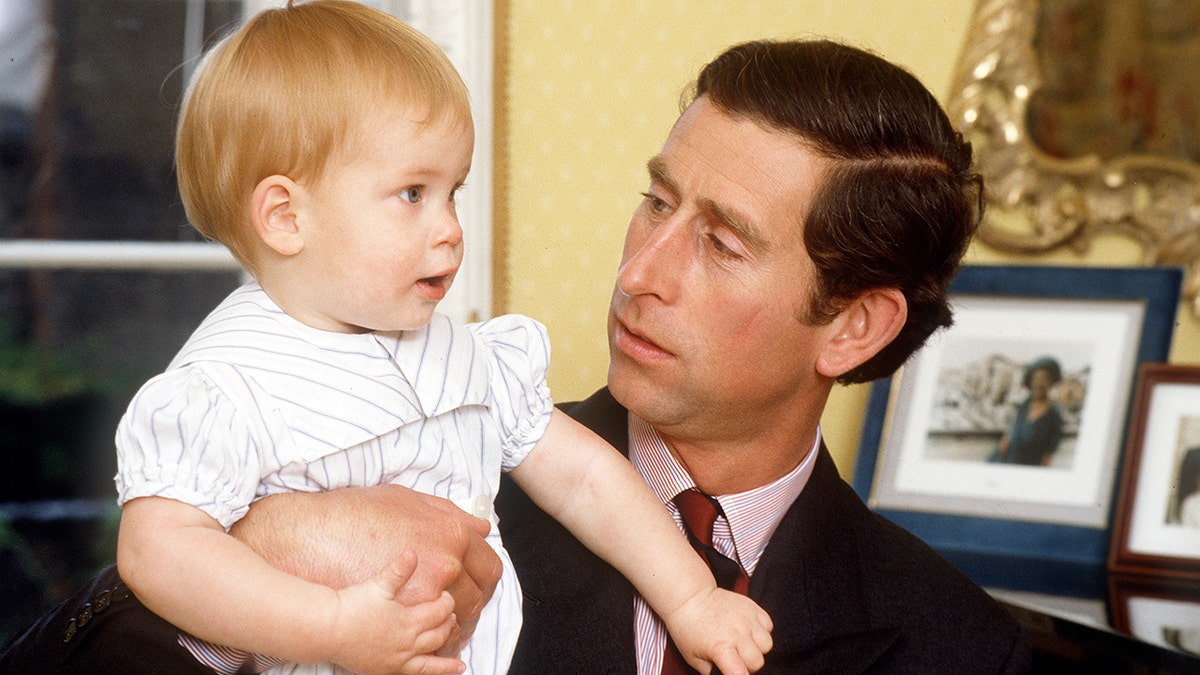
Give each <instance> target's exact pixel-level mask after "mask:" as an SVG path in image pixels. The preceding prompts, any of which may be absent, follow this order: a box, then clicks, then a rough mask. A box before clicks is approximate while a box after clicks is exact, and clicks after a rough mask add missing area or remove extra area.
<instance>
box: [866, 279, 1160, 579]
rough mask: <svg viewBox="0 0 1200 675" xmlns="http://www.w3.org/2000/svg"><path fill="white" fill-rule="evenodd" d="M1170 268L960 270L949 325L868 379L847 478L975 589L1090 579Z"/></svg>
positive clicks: (1102, 560)
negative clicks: (888, 372) (890, 369)
mask: <svg viewBox="0 0 1200 675" xmlns="http://www.w3.org/2000/svg"><path fill="white" fill-rule="evenodd" d="M1181 282H1182V271H1181V270H1178V269H1174V268H1154V267H1139V268H1094V267H1036V266H967V267H964V268H963V270H962V272H961V273H960V274H959V276H958V278H957V279H956V280H955V281H954V283H953V285H952V286H951V289H950V295H951V304H952V306H953V308H954V317H955V319H954V325H953V326H952V327H950V328H949V329H946V330H943V331H939V332H938V333H937V334H935V335H934V336H933V337H932V338H930V340H929V342H928V343H927V344H926V345H925V346H924V347H923V348H922V349H921V350H920V351H919V352H918V353H917V354H915V355H914V356H913V357H912V358H911V359H910V360H909V361H908V363H907V364H906V365H905V366H904V367H903V368H902V369H901V370H900V371H898V372H897V373H896V374H895V375H894V376H893V377H891V378H888V379H886V380H880V381H878V382H876V383H875V384H874V385H873V387H872V390H871V396H870V401H869V404H868V410H867V416H866V420H865V422H864V428H863V435H862V442H861V444H860V447H859V453H858V462H857V465H856V467H855V472H854V480H853V485H854V489H855V490H856V491H857V492H858V493H859V495H860V496H861V497H862V498H863V499H864V500H865V501H866V502H867V503H868V504H869V505H870V507H871V508H872V509H874V510H875V511H877V512H879V513H881V514H882V515H884V516H886V517H887V518H889V519H890V520H892V521H894V522H896V523H897V524H899V525H900V526H902V527H904V528H906V529H908V530H909V531H911V532H912V533H913V534H916V535H917V536H918V537H921V538H922V539H924V540H925V541H926V542H927V543H928V544H930V545H931V546H933V547H934V548H935V549H937V550H938V551H939V552H941V553H942V554H943V555H944V556H945V557H947V558H948V559H949V560H950V561H951V562H953V563H954V564H956V565H957V566H958V567H959V568H960V569H962V570H963V571H964V572H966V573H967V574H968V575H969V576H971V577H972V578H973V579H974V580H975V581H976V582H977V583H980V584H981V585H984V586H993V587H999V588H1010V589H1016V590H1028V591H1041V592H1054V593H1058V594H1073V595H1099V594H1102V593H1104V590H1105V583H1106V581H1105V568H1106V563H1107V558H1108V547H1109V541H1110V536H1111V531H1112V522H1113V505H1114V495H1115V489H1116V486H1117V485H1118V473H1119V471H1120V466H1121V462H1120V459H1121V453H1122V449H1123V448H1124V447H1125V438H1126V422H1127V418H1128V414H1129V407H1130V401H1131V397H1132V392H1133V385H1134V380H1135V375H1136V373H1137V370H1138V367H1139V365H1140V364H1142V363H1145V362H1162V361H1166V360H1167V357H1168V353H1169V350H1170V344H1171V335H1172V331H1173V329H1174V324H1175V314H1176V311H1177V308H1178V304H1179V296H1180V285H1181Z"/></svg>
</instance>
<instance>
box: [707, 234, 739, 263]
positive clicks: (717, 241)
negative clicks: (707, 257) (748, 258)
mask: <svg viewBox="0 0 1200 675" xmlns="http://www.w3.org/2000/svg"><path fill="white" fill-rule="evenodd" d="M708 241H709V243H711V244H712V247H713V250H714V251H716V252H717V253H720V254H721V255H723V256H729V257H731V258H738V257H741V256H739V255H738V254H737V252H736V251H734V250H733V249H732V248H730V247H729V246H727V245H725V242H724V241H722V240H721V238H720V237H718V236H717V235H715V234H709V235H708Z"/></svg>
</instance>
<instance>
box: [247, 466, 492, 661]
mask: <svg viewBox="0 0 1200 675" xmlns="http://www.w3.org/2000/svg"><path fill="white" fill-rule="evenodd" d="M488 529H489V524H488V523H487V521H484V520H480V519H478V518H475V517H473V516H470V515H468V514H467V513H465V512H463V511H462V510H461V509H459V508H458V507H456V506H455V505H454V504H453V503H451V502H449V501H447V500H445V499H441V498H439V497H433V496H430V495H426V494H423V493H420V492H416V491H414V490H410V489H408V488H404V487H400V486H398V485H379V486H375V487H368V488H342V489H339V490H332V491H330V492H320V493H299V492H296V493H286V494H279V495H274V496H271V497H267V498H265V499H261V500H259V501H258V502H255V504H254V505H253V506H251V507H250V512H249V513H248V514H247V515H246V517H245V518H242V519H241V520H240V521H238V522H237V524H235V525H234V527H233V529H232V530H231V534H233V536H235V537H237V538H238V539H239V540H240V541H242V542H243V543H245V544H246V545H247V546H249V547H250V548H251V549H253V550H254V551H255V552H256V553H258V554H259V555H260V556H262V557H263V559H265V560H266V561H267V562H269V563H270V564H271V565H273V566H275V567H277V568H279V569H281V570H284V571H286V572H289V573H291V574H294V575H296V576H299V577H302V578H304V579H307V580H309V581H313V582H316V583H320V584H324V585H326V586H330V587H332V588H335V589H342V588H346V587H347V586H350V585H353V584H357V583H362V582H365V581H367V580H369V579H372V578H375V577H376V576H377V575H378V574H379V573H380V572H381V571H382V570H384V569H386V568H387V566H388V565H390V564H392V563H393V562H394V561H396V560H398V559H400V558H401V556H403V555H404V552H405V551H409V550H411V551H415V552H416V554H417V560H418V564H417V569H416V571H415V572H413V575H412V578H411V579H409V580H408V582H407V583H406V584H405V586H404V589H403V591H402V592H401V594H400V596H399V599H400V601H401V602H404V603H406V604H413V603H419V602H431V601H433V600H435V599H437V598H438V596H439V595H441V593H442V591H448V592H449V593H450V595H451V596H452V597H453V598H454V613H455V615H456V617H457V619H458V624H459V625H458V627H457V628H456V630H455V634H454V635H452V636H451V637H450V640H449V641H448V642H447V648H446V649H443V650H441V651H440V653H441V654H443V655H450V654H456V653H457V652H458V651H459V650H460V649H461V648H462V646H463V645H464V644H466V641H467V640H468V639H469V638H470V636H471V633H472V632H473V631H474V629H475V623H476V621H477V620H478V618H479V613H480V611H482V610H483V606H484V605H485V604H487V601H488V600H489V599H490V598H491V596H492V591H494V590H495V588H496V583H497V582H498V581H499V580H500V573H501V569H502V568H501V564H500V558H499V557H498V556H497V555H496V553H495V551H493V550H492V548H491V546H489V545H488V544H487V542H486V541H484V539H483V538H484V536H486V535H487V532H488Z"/></svg>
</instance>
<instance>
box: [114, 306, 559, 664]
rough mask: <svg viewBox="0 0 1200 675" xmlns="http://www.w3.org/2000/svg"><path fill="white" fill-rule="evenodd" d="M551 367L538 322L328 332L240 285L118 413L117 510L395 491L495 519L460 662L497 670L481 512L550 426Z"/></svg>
mask: <svg viewBox="0 0 1200 675" xmlns="http://www.w3.org/2000/svg"><path fill="white" fill-rule="evenodd" d="M548 362H549V341H548V338H547V335H546V331H545V328H544V327H543V326H541V324H539V323H537V322H536V321H534V320H532V319H528V318H525V317H520V316H504V317H498V318H496V319H492V320H490V321H487V322H484V323H482V324H473V325H471V326H463V325H461V324H457V323H455V322H453V321H451V320H450V319H449V318H447V317H445V316H441V315H434V317H433V319H432V321H431V322H430V323H429V325H428V326H426V327H425V328H423V329H421V330H416V331H406V332H403V333H392V334H384V333H364V334H343V333H331V332H327V331H321V330H318V329H315V328H312V327H310V326H307V325H304V324H302V323H300V322H298V321H296V320H295V319H293V318H291V317H290V316H288V315H287V314H286V313H284V312H283V311H282V310H281V309H280V308H279V307H278V306H277V305H275V304H274V303H273V302H272V301H271V300H270V299H269V298H268V297H267V295H266V293H265V292H263V290H262V289H261V287H259V286H258V285H257V284H256V283H250V284H247V285H245V286H243V287H242V288H240V289H238V290H236V291H235V292H234V293H232V294H231V295H230V296H229V297H228V298H226V299H225V301H223V302H222V303H221V304H220V305H219V306H218V307H217V308H216V309H215V310H213V312H212V313H211V314H210V315H209V316H208V317H207V318H206V319H205V320H204V322H203V323H202V324H201V325H200V327H199V328H197V330H196V332H195V333H193V335H192V336H191V338H190V339H189V340H188V342H187V343H186V344H185V345H184V347H183V349H182V350H181V351H180V352H179V354H178V355H177V356H176V357H175V359H174V360H173V361H172V362H171V364H170V366H168V368H167V370H166V371H165V372H164V373H163V374H161V375H159V376H157V377H155V378H153V379H151V380H150V381H149V382H147V383H146V384H145V385H144V386H143V387H142V389H141V390H140V391H139V392H138V393H137V395H136V396H135V397H134V399H133V401H132V402H131V403H130V406H129V409H128V411H127V412H126V414H125V416H124V417H123V418H122V420H121V423H120V425H119V427H118V430H117V450H118V473H117V476H116V483H117V491H118V500H119V502H120V503H122V504H123V503H125V502H127V501H129V500H131V499H135V498H137V497H143V496H160V497H167V498H171V499H176V500H179V501H183V502H185V503H188V504H192V505H194V506H196V507H198V508H200V509H202V510H203V511H205V512H206V513H208V514H209V515H211V516H212V517H213V518H214V519H216V520H217V521H218V522H219V523H220V524H221V525H222V526H223V527H225V528H226V529H228V528H229V527H230V526H231V525H232V524H233V523H235V522H236V521H237V520H238V519H240V518H241V517H242V516H243V515H245V513H246V511H247V509H248V508H249V506H250V504H251V503H253V502H254V501H255V500H257V499H260V498H262V497H265V496H268V495H271V494H276V493H281V492H295V491H301V492H318V491H324V490H332V489H336V488H339V487H348V486H369V485H378V484H384V483H395V484H400V485H405V486H407V487H410V488H413V489H415V490H419V491H421V492H425V493H428V494H432V495H436V496H439V497H444V498H446V499H449V500H451V501H452V502H454V503H455V504H457V505H458V506H459V507H460V508H462V509H463V510H465V511H467V512H470V513H474V514H475V515H478V516H481V517H484V518H488V519H490V520H491V521H492V531H491V534H490V535H489V536H488V538H487V539H488V542H489V543H490V544H491V545H492V546H493V547H494V548H495V549H496V551H497V552H498V553H499V555H500V557H501V560H502V561H503V564H504V574H503V575H502V579H501V581H500V584H499V585H498V587H497V589H496V592H495V595H494V596H493V598H492V601H491V602H490V603H489V605H488V606H487V608H486V609H485V611H484V613H483V615H482V616H481V617H480V621H479V625H478V628H477V629H476V632H475V637H474V638H473V639H472V641H471V643H470V645H469V646H468V648H467V650H466V651H465V652H464V653H463V655H462V656H463V658H464V660H466V661H467V663H468V668H469V672H472V673H493V672H500V673H502V672H505V671H506V670H507V667H508V663H509V661H510V659H511V656H512V652H513V649H514V647H515V644H516V639H517V635H518V633H519V631H520V622H521V593H520V589H519V587H518V584H517V578H516V574H515V572H514V570H513V568H512V563H511V562H510V561H509V559H508V556H507V554H505V553H504V551H503V548H502V546H501V542H500V534H499V530H498V529H497V527H496V524H497V520H496V516H495V514H494V512H493V511H492V509H491V504H492V500H493V499H494V498H495V495H496V490H497V488H498V485H499V477H500V472H501V471H502V470H511V469H512V468H514V467H515V466H517V465H518V464H519V463H520V462H521V460H522V459H524V457H525V456H526V454H528V452H529V451H530V450H531V449H532V448H533V446H534V445H535V444H536V443H537V441H538V439H539V438H540V437H541V435H542V433H543V432H544V430H545V428H546V424H547V423H548V422H549V419H550V414H551V410H552V408H553V404H552V402H551V399H550V392H549V388H548V386H547V385H546V382H545V374H546V368H547V365H548ZM193 653H195V652H193ZM202 660H204V659H203V658H202ZM271 672H273V673H274V672H279V673H300V672H303V673H318V672H320V673H329V672H339V671H338V670H337V669H335V668H333V667H332V666H329V665H320V666H311V665H310V666H295V665H286V666H282V667H280V668H277V669H275V670H272V671H271Z"/></svg>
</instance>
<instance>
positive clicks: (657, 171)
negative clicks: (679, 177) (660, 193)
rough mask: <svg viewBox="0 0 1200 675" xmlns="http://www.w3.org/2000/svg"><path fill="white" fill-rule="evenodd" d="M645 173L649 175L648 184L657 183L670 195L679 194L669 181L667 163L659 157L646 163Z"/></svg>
mask: <svg viewBox="0 0 1200 675" xmlns="http://www.w3.org/2000/svg"><path fill="white" fill-rule="evenodd" d="M646 171H647V172H648V173H649V174H650V182H651V183H658V184H660V185H662V186H663V187H665V188H666V189H667V191H668V192H670V193H672V194H679V190H678V189H676V185H675V181H673V180H671V175H670V172H669V171H667V161H666V160H665V159H663V158H662V157H660V156H657V155H656V156H654V157H651V158H650V160H649V161H647V162H646Z"/></svg>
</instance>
